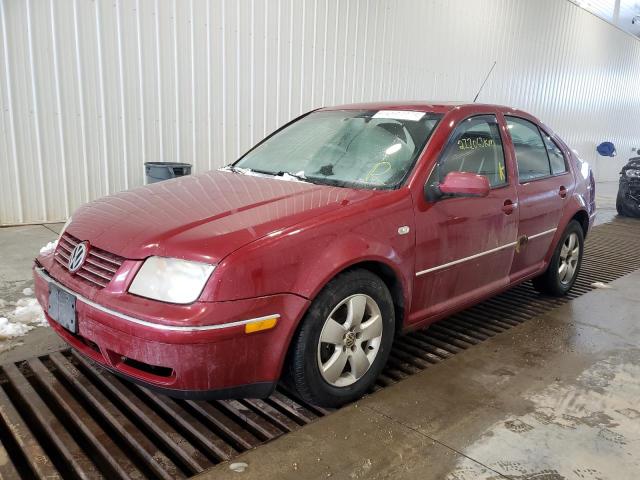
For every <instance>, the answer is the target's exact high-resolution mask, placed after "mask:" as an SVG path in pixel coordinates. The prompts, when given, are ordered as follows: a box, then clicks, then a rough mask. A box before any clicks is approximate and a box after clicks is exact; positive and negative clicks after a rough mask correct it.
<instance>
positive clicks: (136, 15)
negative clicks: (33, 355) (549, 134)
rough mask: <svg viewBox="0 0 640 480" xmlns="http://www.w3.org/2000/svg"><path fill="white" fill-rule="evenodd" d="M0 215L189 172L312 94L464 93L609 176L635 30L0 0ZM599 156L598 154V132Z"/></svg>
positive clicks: (280, 7)
mask: <svg viewBox="0 0 640 480" xmlns="http://www.w3.org/2000/svg"><path fill="white" fill-rule="evenodd" d="M0 20H1V21H0V29H1V36H0V44H1V48H0V107H1V108H0V110H1V116H0V224H15V223H28V222H38V221H56V220H58V221H59V220H63V219H64V218H66V217H67V216H68V215H69V214H70V212H72V211H73V209H74V208H76V207H77V206H78V205H80V204H81V203H83V202H86V201H88V200H90V199H93V198H96V197H99V196H102V195H105V194H108V193H112V192H116V191H119V190H122V189H126V188H129V187H132V186H136V185H140V184H142V183H143V177H144V174H143V166H142V164H143V162H145V161H148V160H164V161H185V162H190V163H193V164H194V165H195V171H196V172H198V171H203V170H206V169H210V168H214V167H217V166H220V165H223V164H225V163H227V162H230V161H232V160H234V159H235V158H237V157H238V156H239V154H240V153H241V152H243V151H244V150H245V149H247V148H248V147H249V146H250V145H251V144H253V143H254V142H256V141H257V140H259V139H260V138H262V137H263V136H264V135H265V134H267V133H268V132H270V131H272V130H273V129H275V128H276V127H277V126H278V125H280V124H282V123H284V122H286V121H287V120H289V119H290V118H292V117H294V116H296V115H298V114H299V113H301V112H303V111H306V110H309V109H311V108H313V107H318V106H322V105H330V104H336V103H343V102H353V101H360V100H379V99H451V100H466V99H472V98H473V96H474V95H475V93H476V90H477V89H478V87H479V85H480V84H481V82H482V79H483V77H484V75H485V74H486V72H487V71H488V69H489V68H490V66H491V64H492V63H493V61H494V60H496V61H497V66H496V68H495V70H494V72H493V75H492V77H491V78H490V80H489V82H488V83H487V85H486V87H485V90H484V91H483V93H482V95H481V97H480V100H481V101H486V102H496V103H502V104H509V105H513V106H517V107H520V108H523V109H526V110H529V111H531V112H532V113H534V114H536V115H538V116H540V117H541V118H542V119H544V120H545V121H546V122H547V123H548V124H549V125H550V126H551V127H552V128H554V129H555V130H556V131H558V132H559V133H560V134H561V135H563V136H564V137H565V138H566V139H567V140H568V142H569V143H570V144H571V145H572V146H574V147H575V148H576V149H577V150H578V151H579V152H580V153H581V154H582V155H583V156H584V157H585V158H586V159H588V160H590V161H592V162H595V165H596V172H597V174H598V176H599V179H614V178H615V177H616V172H617V171H618V169H619V167H620V164H621V163H623V159H624V158H626V157H627V156H629V154H630V153H631V147H640V138H639V137H640V131H639V128H640V127H639V125H640V80H639V79H640V43H639V42H638V40H636V39H634V38H633V37H632V36H630V35H627V34H625V33H624V32H622V31H620V30H618V29H616V28H615V27H613V26H611V25H609V24H607V23H606V22H604V21H602V20H600V19H598V18H597V17H595V16H594V15H592V14H590V13H588V12H586V11H584V10H582V9H581V8H579V7H577V6H576V5H574V4H572V3H570V2H568V1H566V0H475V1H469V0H386V1H384V0H304V1H302V0H265V1H263V0H239V1H235V0H179V1H178V0H173V1H171V0H155V1H153V0H113V1H107V0H95V1H91V0H30V1H26V0H0ZM605 139H610V140H612V141H614V142H616V144H617V145H618V152H619V157H618V158H617V159H616V160H611V159H597V160H596V156H595V153H594V148H595V145H596V144H597V143H599V142H600V141H602V140H605Z"/></svg>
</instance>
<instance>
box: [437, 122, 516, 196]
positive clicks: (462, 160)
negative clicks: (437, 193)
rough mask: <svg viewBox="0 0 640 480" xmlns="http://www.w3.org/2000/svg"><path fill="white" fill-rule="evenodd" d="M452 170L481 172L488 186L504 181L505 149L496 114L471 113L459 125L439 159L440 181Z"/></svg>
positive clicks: (505, 176)
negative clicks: (475, 115)
mask: <svg viewBox="0 0 640 480" xmlns="http://www.w3.org/2000/svg"><path fill="white" fill-rule="evenodd" d="M451 172H469V173H476V174H478V175H484V176H486V177H487V178H488V179H489V184H490V185H491V187H498V186H500V185H504V184H506V183H507V172H506V169H505V164H504V152H503V150H502V140H501V138H500V130H499V129H498V121H497V120H496V117H494V116H493V115H482V116H477V117H471V118H468V119H466V120H464V121H462V122H461V123H460V124H459V125H458V127H457V128H456V130H455V132H454V133H453V135H452V137H451V139H450V140H449V142H448V144H447V147H446V148H445V151H444V153H443V154H442V157H441V160H440V164H439V175H440V181H442V180H444V177H446V176H447V174H448V173H451Z"/></svg>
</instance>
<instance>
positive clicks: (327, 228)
mask: <svg viewBox="0 0 640 480" xmlns="http://www.w3.org/2000/svg"><path fill="white" fill-rule="evenodd" d="M345 210H346V209H345ZM413 218H414V216H413V207H412V202H411V198H410V196H409V195H408V192H406V191H404V192H403V191H392V192H388V193H386V194H385V195H381V196H379V197H376V198H374V199H372V201H370V202H367V203H366V205H360V206H354V207H353V208H352V209H349V211H348V212H343V211H340V213H339V216H338V214H336V215H327V216H324V217H323V218H318V219H314V220H313V221H310V222H307V223H306V224H305V225H296V226H293V227H290V228H287V229H283V230H281V231H277V232H273V233H272V234H270V235H267V236H266V237H263V238H261V239H259V240H256V241H255V242H253V243H250V244H248V245H246V246H244V247H242V248H241V249H239V250H237V251H235V252H233V253H232V254H230V255H229V256H228V257H226V258H225V259H224V260H223V261H222V262H220V263H219V264H218V267H217V268H216V271H215V272H214V274H213V276H212V282H211V285H210V286H209V287H208V288H207V291H206V292H205V293H206V295H207V299H209V300H211V301H214V300H215V301H228V300H237V299H241V298H251V297H258V296H265V295H273V294H276V293H293V294H295V295H299V296H301V297H304V298H307V299H313V298H314V297H315V296H316V295H317V294H318V292H319V291H320V290H321V289H322V287H324V285H326V283H327V282H328V281H329V280H330V279H331V278H333V277H334V276H335V275H337V274H338V273H339V272H340V271H342V270H344V269H346V268H349V267H350V266H353V265H354V264H357V263H360V262H379V263H382V264H384V265H386V266H388V267H389V268H390V269H391V270H392V271H393V272H394V273H395V275H396V276H397V278H398V280H399V281H400V283H401V284H402V288H403V293H404V295H405V302H408V299H409V298H410V285H411V282H410V279H411V278H412V275H413V269H414V246H415V237H414V230H415V229H414V228H413ZM402 226H408V227H409V233H408V234H404V235H402V234H400V233H399V232H398V228H399V227H402Z"/></svg>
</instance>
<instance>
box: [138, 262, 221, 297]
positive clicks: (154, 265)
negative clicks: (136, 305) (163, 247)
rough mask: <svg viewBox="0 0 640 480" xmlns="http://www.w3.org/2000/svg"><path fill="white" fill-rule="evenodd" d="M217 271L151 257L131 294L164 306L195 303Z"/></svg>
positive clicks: (194, 264)
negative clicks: (164, 304)
mask: <svg viewBox="0 0 640 480" xmlns="http://www.w3.org/2000/svg"><path fill="white" fill-rule="evenodd" d="M214 269H215V266H214V265H209V264H206V263H200V262H191V261H188V260H178V259H177V258H164V257H149V258H147V260H145V262H144V264H143V265H142V267H141V268H140V270H139V271H138V273H137V274H136V276H135V278H134V279H133V282H131V286H130V287H129V293H133V294H134V295H139V296H141V297H146V298H152V299H154V300H160V301H161V302H169V303H192V302H195V301H196V300H197V299H198V297H199V296H200V293H202V289H203V288H204V285H205V284H206V283H207V280H208V279H209V277H210V276H211V273H212V272H213V270H214Z"/></svg>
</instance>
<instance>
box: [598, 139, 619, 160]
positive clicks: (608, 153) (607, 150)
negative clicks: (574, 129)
mask: <svg viewBox="0 0 640 480" xmlns="http://www.w3.org/2000/svg"><path fill="white" fill-rule="evenodd" d="M596 150H598V153H599V154H600V155H602V156H603V157H615V156H616V146H615V145H614V144H613V143H611V142H602V143H601V144H600V145H598V146H597V147H596Z"/></svg>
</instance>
